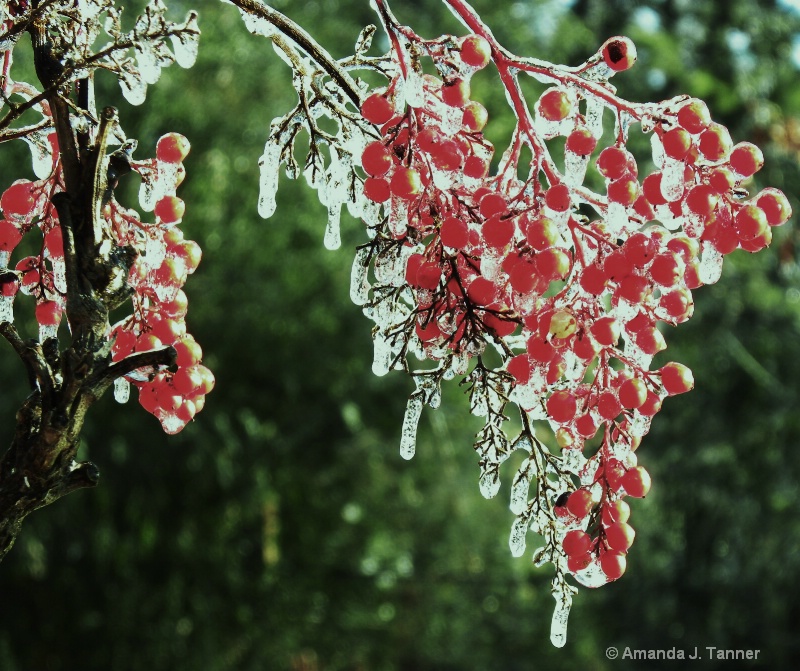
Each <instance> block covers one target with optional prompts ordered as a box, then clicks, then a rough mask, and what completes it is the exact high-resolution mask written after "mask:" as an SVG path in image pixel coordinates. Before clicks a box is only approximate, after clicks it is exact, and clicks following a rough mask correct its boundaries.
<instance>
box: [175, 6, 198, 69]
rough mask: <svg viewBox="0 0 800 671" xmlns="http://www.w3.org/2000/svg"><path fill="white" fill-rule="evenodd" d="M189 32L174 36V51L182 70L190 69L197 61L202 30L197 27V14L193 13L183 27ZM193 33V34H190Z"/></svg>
mask: <svg viewBox="0 0 800 671" xmlns="http://www.w3.org/2000/svg"><path fill="white" fill-rule="evenodd" d="M183 28H184V30H185V31H187V32H182V33H181V34H180V35H172V50H173V51H174V52H175V61H176V62H177V63H178V65H180V66H181V67H182V68H190V67H192V66H193V65H194V63H195V61H196V60H197V48H198V46H199V45H198V42H199V35H200V29H199V28H198V26H197V14H195V13H194V12H192V13H191V14H190V15H189V18H188V19H187V21H186V23H185V24H184V26H183ZM188 31H192V32H188Z"/></svg>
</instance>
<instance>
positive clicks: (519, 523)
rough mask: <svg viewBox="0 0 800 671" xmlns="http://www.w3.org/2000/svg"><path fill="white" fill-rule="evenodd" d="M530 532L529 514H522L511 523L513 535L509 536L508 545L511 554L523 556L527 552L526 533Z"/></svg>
mask: <svg viewBox="0 0 800 671" xmlns="http://www.w3.org/2000/svg"><path fill="white" fill-rule="evenodd" d="M527 533H528V516H527V515H522V516H520V517H518V518H517V519H516V520H514V524H512V525H511V535H510V536H509V537H508V547H509V549H510V550H511V554H512V555H513V556H515V557H521V556H522V555H524V554H525V535H526V534H527Z"/></svg>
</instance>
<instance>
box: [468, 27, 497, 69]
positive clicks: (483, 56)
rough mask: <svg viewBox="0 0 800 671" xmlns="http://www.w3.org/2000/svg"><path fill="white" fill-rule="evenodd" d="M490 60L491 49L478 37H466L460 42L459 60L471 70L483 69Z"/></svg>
mask: <svg viewBox="0 0 800 671" xmlns="http://www.w3.org/2000/svg"><path fill="white" fill-rule="evenodd" d="M491 59H492V48H491V47H490V46H489V43H488V42H487V41H486V40H485V39H484V38H483V37H481V36H480V35H467V36H466V37H465V38H464V39H462V40H461V60H462V61H464V63H466V64H467V65H470V66H472V67H473V68H478V69H480V68H485V67H486V66H487V65H488V64H489V61H490V60H491Z"/></svg>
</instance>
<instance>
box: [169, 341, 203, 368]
mask: <svg viewBox="0 0 800 671" xmlns="http://www.w3.org/2000/svg"><path fill="white" fill-rule="evenodd" d="M173 347H174V348H175V351H176V352H177V353H178V358H177V359H176V363H177V364H178V367H179V368H189V367H191V366H194V365H196V364H198V363H200V361H202V359H203V350H202V348H201V347H200V345H199V344H198V342H197V341H196V340H195V339H194V338H193V337H192V336H190V335H184V336H182V337H181V338H179V339H178V340H177V341H176V342H175V344H174V345H173Z"/></svg>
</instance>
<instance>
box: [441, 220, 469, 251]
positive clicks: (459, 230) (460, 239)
mask: <svg viewBox="0 0 800 671" xmlns="http://www.w3.org/2000/svg"><path fill="white" fill-rule="evenodd" d="M439 236H440V237H441V239H442V243H443V244H445V245H447V246H448V247H454V248H456V249H464V248H465V247H466V246H467V243H468V242H469V229H468V227H467V223H466V222H465V221H463V220H461V219H456V218H455V217H449V218H447V219H445V220H444V221H443V222H442V226H441V228H440V229H439Z"/></svg>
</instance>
